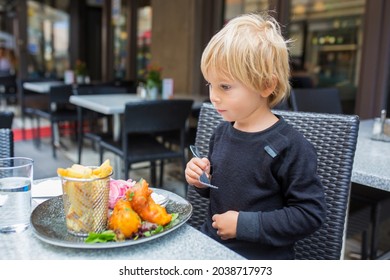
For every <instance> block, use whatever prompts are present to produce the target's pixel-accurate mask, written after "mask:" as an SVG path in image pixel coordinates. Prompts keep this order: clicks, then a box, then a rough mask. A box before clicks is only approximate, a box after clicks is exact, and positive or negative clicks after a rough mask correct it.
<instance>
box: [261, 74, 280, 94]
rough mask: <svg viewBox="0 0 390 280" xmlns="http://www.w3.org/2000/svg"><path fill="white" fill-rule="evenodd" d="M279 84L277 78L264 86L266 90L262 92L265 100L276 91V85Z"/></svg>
mask: <svg viewBox="0 0 390 280" xmlns="http://www.w3.org/2000/svg"><path fill="white" fill-rule="evenodd" d="M277 84H278V80H277V79H276V77H273V78H272V81H270V82H269V83H267V84H266V85H264V89H263V90H262V91H261V93H260V94H261V96H262V97H264V98H268V97H269V96H270V95H271V94H272V93H273V92H274V90H275V88H276V85H277Z"/></svg>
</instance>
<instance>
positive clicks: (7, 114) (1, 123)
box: [0, 111, 14, 129]
mask: <svg viewBox="0 0 390 280" xmlns="http://www.w3.org/2000/svg"><path fill="white" fill-rule="evenodd" d="M13 120H14V113H13V112H11V111H4V112H0V128H10V129H11V128H12V122H13Z"/></svg>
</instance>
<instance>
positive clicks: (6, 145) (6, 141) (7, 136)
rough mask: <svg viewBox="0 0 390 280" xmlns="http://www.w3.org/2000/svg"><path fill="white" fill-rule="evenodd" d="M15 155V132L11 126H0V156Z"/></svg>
mask: <svg viewBox="0 0 390 280" xmlns="http://www.w3.org/2000/svg"><path fill="white" fill-rule="evenodd" d="M13 156H14V134H13V131H12V130H11V129H9V128H0V158H6V157H13Z"/></svg>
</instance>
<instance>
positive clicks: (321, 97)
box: [290, 88, 343, 114]
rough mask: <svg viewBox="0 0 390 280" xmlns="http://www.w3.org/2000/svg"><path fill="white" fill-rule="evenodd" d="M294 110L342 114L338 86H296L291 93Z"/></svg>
mask: <svg viewBox="0 0 390 280" xmlns="http://www.w3.org/2000/svg"><path fill="white" fill-rule="evenodd" d="M290 100H291V105H292V108H293V110H294V111H301V112H315V113H329V114H342V113H343V110H342V107H341V100H340V93H339V90H338V89H337V88H296V89H293V90H291V93H290Z"/></svg>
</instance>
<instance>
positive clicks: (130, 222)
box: [108, 199, 141, 238]
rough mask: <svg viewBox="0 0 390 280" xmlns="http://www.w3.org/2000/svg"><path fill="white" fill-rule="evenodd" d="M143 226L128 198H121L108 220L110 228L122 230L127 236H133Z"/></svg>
mask: <svg viewBox="0 0 390 280" xmlns="http://www.w3.org/2000/svg"><path fill="white" fill-rule="evenodd" d="M140 226H141V218H140V217H139V216H138V214H137V213H136V212H135V211H134V210H133V209H132V208H131V203H130V201H128V200H124V199H120V200H118V201H117V203H116V204H115V207H114V210H113V211H112V214H111V216H110V218H109V220H108V228H109V229H112V230H114V231H116V232H118V231H119V232H120V233H122V234H123V235H124V237H125V238H131V237H132V236H133V234H134V233H136V232H137V231H138V229H139V227H140Z"/></svg>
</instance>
